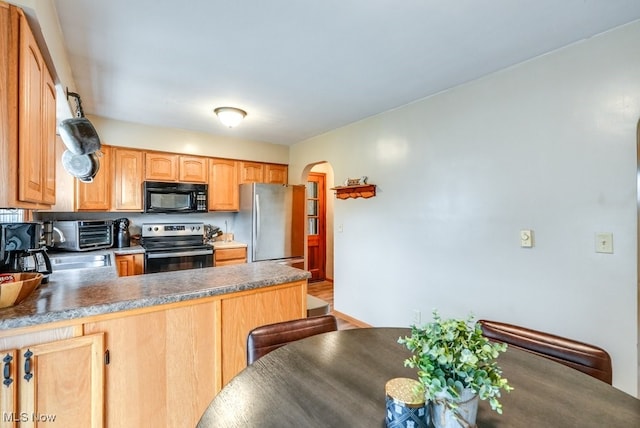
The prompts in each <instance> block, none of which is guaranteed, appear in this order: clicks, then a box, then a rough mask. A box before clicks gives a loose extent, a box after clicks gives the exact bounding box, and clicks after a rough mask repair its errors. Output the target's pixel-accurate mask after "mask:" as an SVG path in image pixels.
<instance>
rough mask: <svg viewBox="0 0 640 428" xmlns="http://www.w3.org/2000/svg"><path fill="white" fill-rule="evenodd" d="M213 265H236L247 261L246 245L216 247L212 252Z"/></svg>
mask: <svg viewBox="0 0 640 428" xmlns="http://www.w3.org/2000/svg"><path fill="white" fill-rule="evenodd" d="M213 256H214V266H216V267H217V266H228V265H237V264H242V263H246V262H247V247H242V248H216V250H215V251H214V253H213Z"/></svg>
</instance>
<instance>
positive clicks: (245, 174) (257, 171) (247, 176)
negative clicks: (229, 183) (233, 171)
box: [239, 162, 264, 184]
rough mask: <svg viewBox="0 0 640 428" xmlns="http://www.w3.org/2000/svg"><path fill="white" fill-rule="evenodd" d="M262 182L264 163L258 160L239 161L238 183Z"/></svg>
mask: <svg viewBox="0 0 640 428" xmlns="http://www.w3.org/2000/svg"><path fill="white" fill-rule="evenodd" d="M246 183H264V164H262V163H259V162H240V180H239V184H246Z"/></svg>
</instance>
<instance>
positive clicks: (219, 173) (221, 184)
mask: <svg viewBox="0 0 640 428" xmlns="http://www.w3.org/2000/svg"><path fill="white" fill-rule="evenodd" d="M239 209H240V198H239V194H238V161H235V160H230V159H209V210H211V211H238V210H239Z"/></svg>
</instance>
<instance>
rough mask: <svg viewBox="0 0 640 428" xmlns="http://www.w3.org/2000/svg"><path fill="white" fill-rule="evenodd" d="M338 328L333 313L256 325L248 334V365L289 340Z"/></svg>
mask: <svg viewBox="0 0 640 428" xmlns="http://www.w3.org/2000/svg"><path fill="white" fill-rule="evenodd" d="M336 330H338V321H337V320H336V317H334V316H333V315H321V316H317V317H310V318H302V319H297V320H292V321H283V322H278V323H275V324H267V325H263V326H260V327H256V328H254V329H253V330H251V331H250V332H249V335H248V336H247V365H249V364H251V363H253V362H254V361H256V360H257V359H258V358H260V357H262V356H263V355H266V354H268V353H269V352H271V351H273V350H274V349H277V348H279V347H281V346H283V345H286V344H287V343H289V342H293V341H296V340H299V339H304V338H305V337H309V336H314V335H316V334H320V333H327V332H330V331H336Z"/></svg>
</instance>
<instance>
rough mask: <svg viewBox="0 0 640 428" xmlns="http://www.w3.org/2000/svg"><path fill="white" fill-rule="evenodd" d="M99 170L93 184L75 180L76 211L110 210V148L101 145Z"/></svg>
mask: <svg viewBox="0 0 640 428" xmlns="http://www.w3.org/2000/svg"><path fill="white" fill-rule="evenodd" d="M100 151H101V152H102V157H101V158H100V159H99V160H100V169H99V170H98V173H97V174H96V175H95V177H93V182H91V183H83V182H82V181H80V180H78V179H76V180H75V181H76V209H77V210H78V211H108V210H109V209H110V208H111V156H112V148H111V147H109V146H105V145H102V147H101V149H100Z"/></svg>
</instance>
